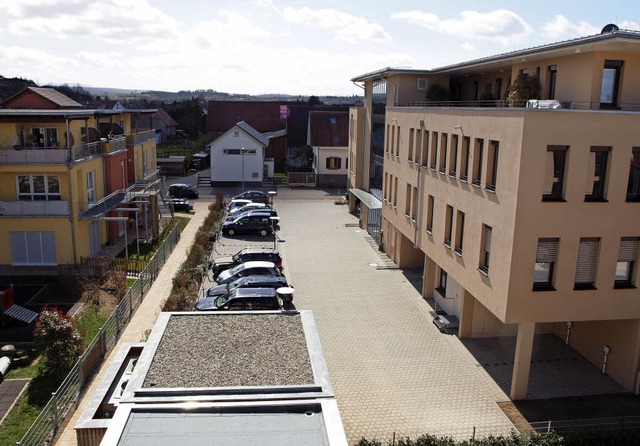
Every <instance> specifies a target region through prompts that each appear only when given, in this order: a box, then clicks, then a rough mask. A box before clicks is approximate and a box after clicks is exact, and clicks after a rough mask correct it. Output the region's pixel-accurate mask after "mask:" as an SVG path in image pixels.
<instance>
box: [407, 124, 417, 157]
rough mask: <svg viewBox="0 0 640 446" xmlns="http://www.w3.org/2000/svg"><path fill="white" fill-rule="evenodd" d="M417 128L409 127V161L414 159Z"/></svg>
mask: <svg viewBox="0 0 640 446" xmlns="http://www.w3.org/2000/svg"><path fill="white" fill-rule="evenodd" d="M415 132H416V131H415V129H413V128H411V129H409V151H408V154H407V159H408V160H409V161H413V147H414V143H415V136H414V135H415Z"/></svg>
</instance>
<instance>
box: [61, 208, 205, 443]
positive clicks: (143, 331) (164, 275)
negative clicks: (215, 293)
mask: <svg viewBox="0 0 640 446" xmlns="http://www.w3.org/2000/svg"><path fill="white" fill-rule="evenodd" d="M193 204H194V211H195V215H192V216H191V220H190V221H189V224H187V226H186V227H185V228H184V230H183V231H182V234H181V236H180V241H179V242H178V244H177V245H176V247H175V248H174V250H173V253H172V254H171V256H169V258H168V259H167V262H166V263H165V264H164V266H163V267H162V270H161V272H160V274H159V275H158V278H157V279H156V281H155V282H154V283H153V285H152V286H151V289H150V290H149V292H148V293H147V295H146V297H145V299H144V300H143V301H142V303H141V304H140V306H139V307H138V309H137V310H136V312H135V314H134V315H133V318H132V319H131V321H130V322H129V324H128V325H127V328H126V329H125V331H124V333H123V334H122V336H121V337H120V339H119V340H118V343H117V345H116V346H115V347H114V348H113V349H112V350H111V352H110V354H109V356H108V357H107V358H106V359H105V361H104V363H103V366H102V367H101V369H100V371H99V372H98V373H97V374H96V375H95V376H94V377H93V381H92V382H91V384H90V385H89V387H88V388H87V389H86V391H85V392H84V394H83V395H82V397H81V400H80V403H79V405H78V409H77V410H76V411H75V413H74V414H73V416H72V417H71V418H70V419H69V420H68V421H67V423H66V425H64V426H63V427H62V428H61V429H62V430H61V433H60V434H59V436H58V438H57V439H56V441H55V443H54V444H55V445H57V446H76V445H77V441H76V433H75V430H74V429H73V427H74V426H75V424H76V423H77V421H78V419H79V418H80V415H81V414H82V412H83V411H84V409H85V407H86V405H87V403H88V402H89V400H90V399H91V396H92V395H93V393H94V392H95V391H96V389H97V387H98V383H100V381H101V380H102V378H103V376H104V373H106V371H107V369H108V365H109V364H110V362H111V360H112V357H113V356H114V355H115V354H116V353H117V352H118V350H120V346H121V345H122V344H125V343H128V342H140V341H143V340H144V339H145V336H146V335H147V334H148V331H149V330H151V329H152V328H153V325H154V324H155V322H156V319H157V318H158V314H160V311H161V310H162V306H163V305H164V302H165V301H166V299H167V297H169V293H170V292H171V286H172V279H173V276H174V275H175V273H176V272H177V271H178V269H179V268H180V266H181V265H182V263H184V261H185V260H186V258H187V252H188V250H189V248H190V247H191V245H192V244H193V240H194V238H195V235H196V232H197V231H198V228H200V226H202V223H203V222H204V219H205V218H206V216H207V214H208V213H209V209H208V208H209V204H210V203H209V202H208V201H195V202H194V203H193Z"/></svg>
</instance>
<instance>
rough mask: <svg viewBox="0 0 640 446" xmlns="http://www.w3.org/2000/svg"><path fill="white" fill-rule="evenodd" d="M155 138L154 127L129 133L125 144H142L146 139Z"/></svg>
mask: <svg viewBox="0 0 640 446" xmlns="http://www.w3.org/2000/svg"><path fill="white" fill-rule="evenodd" d="M155 140H156V131H155V129H151V130H144V131H142V132H138V133H133V134H131V135H127V145H128V146H137V145H140V144H143V143H145V142H148V141H155Z"/></svg>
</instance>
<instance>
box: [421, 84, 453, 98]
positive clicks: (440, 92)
mask: <svg viewBox="0 0 640 446" xmlns="http://www.w3.org/2000/svg"><path fill="white" fill-rule="evenodd" d="M425 96H426V99H427V101H433V102H444V101H448V100H449V90H447V89H446V88H444V87H443V86H442V85H440V84H431V85H429V88H427V93H426V95H425Z"/></svg>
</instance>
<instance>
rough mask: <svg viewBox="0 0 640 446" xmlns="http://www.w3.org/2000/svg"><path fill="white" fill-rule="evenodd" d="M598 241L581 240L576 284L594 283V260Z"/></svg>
mask: <svg viewBox="0 0 640 446" xmlns="http://www.w3.org/2000/svg"><path fill="white" fill-rule="evenodd" d="M598 241H599V239H582V240H580V248H579V249H578V264H577V266H576V283H584V284H588V283H594V282H595V279H596V260H597V255H598Z"/></svg>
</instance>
